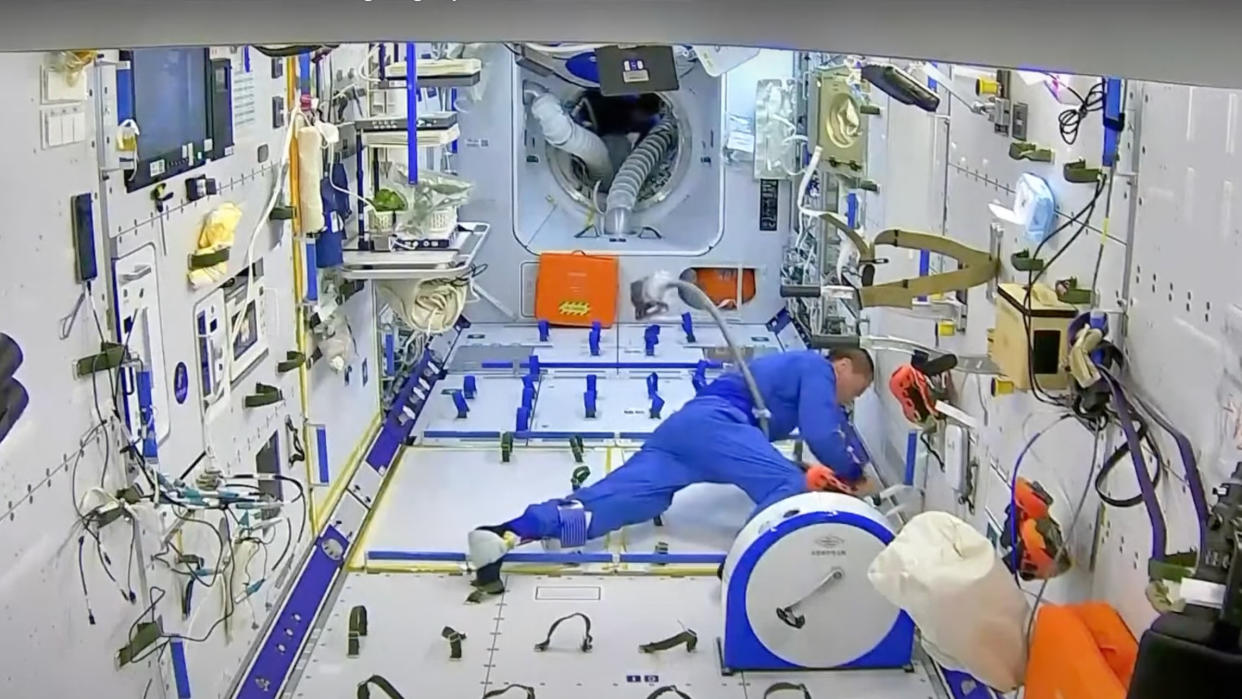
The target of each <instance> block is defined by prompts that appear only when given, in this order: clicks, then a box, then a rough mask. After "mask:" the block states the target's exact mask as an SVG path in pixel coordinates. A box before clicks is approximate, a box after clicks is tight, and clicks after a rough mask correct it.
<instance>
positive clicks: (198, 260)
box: [190, 248, 229, 269]
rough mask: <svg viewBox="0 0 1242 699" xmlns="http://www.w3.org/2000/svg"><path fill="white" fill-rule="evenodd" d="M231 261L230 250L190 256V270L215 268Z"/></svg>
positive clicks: (223, 249) (224, 249)
mask: <svg viewBox="0 0 1242 699" xmlns="http://www.w3.org/2000/svg"><path fill="white" fill-rule="evenodd" d="M228 261H229V248H221V249H220V250H215V251H213V252H201V253H195V254H193V255H190V269H203V268H205V267H214V266H216V265H220V264H224V263H225V262H228Z"/></svg>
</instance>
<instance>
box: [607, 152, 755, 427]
mask: <svg viewBox="0 0 1242 699" xmlns="http://www.w3.org/2000/svg"><path fill="white" fill-rule="evenodd" d="M622 169H624V166H622ZM668 285H669V287H670V288H674V289H678V290H680V291H683V292H686V293H688V294H690V295H691V296H694V297H695V298H697V299H698V300H699V303H700V304H702V305H703V308H705V309H706V310H707V312H708V313H709V314H711V316H712V320H714V321H716V326H717V327H719V328H720V333H721V334H722V335H724V339H725V344H726V345H728V346H729V353H730V354H731V355H732V356H733V361H734V362H736V363H737V368H738V370H739V371H741V372H742V380H743V381H745V382H746V388H747V389H749V390H750V399H751V400H752V401H754V403H755V417H757V418H759V429H761V430H763V434H764V436H770V435H768V418H769V417H771V416H772V414H771V413H770V412H768V406H767V405H766V404H765V403H764V402H763V394H762V393H760V392H759V384H757V383H755V377H754V375H753V374H751V373H750V367H748V366H746V361H745V360H744V359H742V352H741V350H739V349H738V348H737V343H736V342H734V341H733V335H732V334H730V333H729V328H728V326H727V324H726V323H725V319H724V316H722V315H720V311H719V310H718V309H717V308H716V304H714V303H712V300H711V298H709V297H708V295H707V294H706V293H704V292H703V290H702V289H700V288H699V287H697V286H695V285H694V284H691V283H690V282H686V281H681V280H676V281H671V282H669V284H668Z"/></svg>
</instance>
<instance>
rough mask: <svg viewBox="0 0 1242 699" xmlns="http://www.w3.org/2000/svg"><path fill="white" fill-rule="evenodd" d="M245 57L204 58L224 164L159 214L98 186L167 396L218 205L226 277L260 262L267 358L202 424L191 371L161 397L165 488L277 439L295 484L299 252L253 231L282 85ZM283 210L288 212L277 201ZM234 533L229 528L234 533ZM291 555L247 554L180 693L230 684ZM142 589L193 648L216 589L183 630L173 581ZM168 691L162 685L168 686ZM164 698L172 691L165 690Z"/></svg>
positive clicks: (141, 200) (266, 189)
mask: <svg viewBox="0 0 1242 699" xmlns="http://www.w3.org/2000/svg"><path fill="white" fill-rule="evenodd" d="M245 50H246V49H240V48H238V49H228V48H219V49H215V51H216V52H217V55H228V56H230V57H231V60H232V64H233V84H234V105H233V107H234V132H235V146H234V150H233V154H232V155H229V156H226V157H225V158H223V159H222V160H219V161H215V162H211V163H207V164H206V165H204V166H202V167H199V168H197V169H195V170H193V171H190V172H188V173H185V174H183V175H180V176H177V177H175V178H172V179H171V180H169V181H168V182H167V191H168V192H169V193H170V194H172V198H171V199H170V200H169V201H167V202H165V206H164V211H163V212H162V213H161V212H159V211H157V210H156V209H155V207H154V202H153V201H152V198H151V189H150V188H145V189H142V190H138V191H135V192H132V193H130V192H126V190H125V186H124V184H123V182H122V181H121V180H120V176H119V175H117V174H111V175H110V176H109V177H107V179H106V180H105V182H104V190H103V197H102V199H103V217H102V218H103V221H104V225H105V226H106V227H107V231H108V233H109V235H110V238H111V240H110V252H111V257H113V258H114V259H116V258H120V257H123V256H125V255H127V254H129V253H131V252H132V251H134V250H138V249H140V248H143V247H146V246H154V249H155V252H156V266H155V271H156V273H157V275H158V286H159V296H160V323H161V326H162V331H163V351H164V357H165V362H164V367H163V372H162V374H161V376H162V379H163V380H164V381H165V382H166V385H169V386H171V385H172V384H171V382H172V380H173V374H174V371H175V367H176V366H177V364H178V363H185V364H186V365H187V367H191V368H192V367H196V366H197V365H198V354H197V352H198V351H197V340H198V337H197V330H196V328H195V325H194V310H195V307H196V305H197V304H198V303H199V302H201V301H202V300H203V299H204V298H205V297H207V296H208V295H209V294H211V293H212V292H213V291H215V290H216V289H218V288H219V287H220V285H221V284H222V283H223V281H224V279H221V280H219V281H218V282H215V283H212V284H209V285H205V286H203V287H201V288H198V289H195V288H192V287H191V286H190V285H189V283H188V282H187V278H186V274H187V265H186V261H187V260H188V259H189V256H190V254H191V253H192V252H193V251H194V249H195V247H196V241H197V238H198V235H199V232H200V230H201V227H202V225H203V222H204V220H205V217H206V216H208V215H209V214H210V213H211V212H212V211H213V210H215V209H216V208H217V207H219V206H220V205H222V204H224V203H226V202H227V203H232V204H235V205H237V206H238V207H239V208H240V209H241V211H242V213H243V216H242V219H241V221H240V222H239V223H238V225H237V228H236V231H235V240H234V244H233V247H232V253H231V255H230V259H229V262H228V273H227V277H226V278H228V277H232V276H233V275H236V274H237V273H238V272H240V271H242V270H244V269H245V267H246V264H247V249H248V246H249V244H250V241H251V235H252V234H253V235H254V236H256V238H255V243H254V259H255V260H256V261H258V260H262V261H263V275H264V276H263V278H264V282H265V285H266V313H265V314H264V316H263V318H262V321H261V322H262V325H263V327H264V329H265V334H266V340H267V345H268V350H267V352H266V353H265V354H264V355H263V356H262V357H261V358H260V359H259V360H258V362H257V363H256V364H255V365H254V366H253V367H252V368H250V369H249V370H248V371H247V372H246V373H245V374H243V375H241V376H240V377H238V378H237V379H235V380H233V381H232V387H231V391H230V394H229V396H228V397H227V398H225V399H222V405H220V406H216V407H214V408H213V411H212V413H211V416H210V418H209V419H208V416H207V415H206V414H205V412H204V409H203V407H202V385H201V382H200V381H199V380H198V378H197V372H196V371H194V370H193V369H191V370H190V377H191V378H190V381H189V390H188V395H187V396H186V399H185V400H184V402H177V401H175V400H173V399H172V392H171V390H170V392H169V393H170V400H169V415H168V422H169V424H170V425H171V431H170V432H169V434H168V436H167V437H166V438H165V439H164V440H163V441H162V443H161V444H160V445H159V452H160V455H159V463H158V468H160V469H161V470H162V471H163V472H164V473H166V474H168V475H170V476H174V477H175V476H178V475H181V474H182V473H183V472H185V471H186V470H187V468H189V467H190V465H191V464H193V463H194V462H195V460H196V459H198V458H199V456H200V455H202V454H204V453H205V454H206V455H207V458H205V459H203V461H202V462H200V463H201V464H204V465H205V464H214V465H215V466H216V467H218V468H220V469H221V470H223V471H225V472H226V473H253V472H254V471H255V468H256V467H255V455H256V453H257V452H258V451H259V449H260V448H261V447H262V446H263V445H264V444H266V443H267V441H268V440H269V439H270V438H271V437H272V435H273V434H276V435H278V440H279V441H278V444H279V447H278V458H279V460H280V463H281V465H282V473H283V475H286V476H289V477H292V478H297V479H299V480H300V481H302V482H305V480H306V478H305V476H306V471H305V468H304V466H302V465H300V464H299V465H292V466H291V465H290V464H289V461H288V456H289V454H290V448H291V441H290V437H289V434H290V433H289V431H288V430H286V428H285V425H286V422H287V421H289V422H291V423H292V424H293V425H295V426H300V425H301V424H302V414H301V405H300V399H299V391H300V387H299V382H298V373H297V372H288V373H285V374H279V373H278V372H277V371H276V364H277V363H278V362H279V361H281V360H283V359H284V357H285V353H286V352H288V351H292V350H295V349H297V338H296V334H295V333H296V323H295V319H296V315H295V311H296V308H295V304H296V303H299V302H300V300H301V291H300V290H298V289H296V285H295V284H294V275H293V249H294V246H295V245H300V244H301V243H300V242H298V241H297V240H296V239H295V238H294V237H293V234H292V228H291V226H290V225H289V224H288V223H286V222H274V223H268V222H265V221H261V218H262V217H263V216H264V214H265V211H264V209H265V205H266V203H267V201H268V198H269V196H270V194H271V191H272V187H273V186H274V183H275V182H276V181H277V178H278V177H279V175H280V171H281V170H280V161H281V159H282V156H283V153H284V151H285V149H284V138H285V131H284V128H283V127H282V128H276V127H275V126H274V125H273V124H272V121H271V117H270V111H271V108H270V105H271V104H272V99H273V98H275V97H281V98H283V97H284V95H285V79H284V78H283V77H280V78H273V77H271V75H272V71H271V63H270V61H269V59H267V58H265V57H263V56H261V55H260V54H258V53H257V52H254V51H251V55H250V70H249V72H247V71H246V69H245V60H244V51H245ZM101 84H102V85H103V86H104V87H105V88H106V89H107V91H106V92H105V94H104V95H103V107H102V111H103V114H104V120H105V123H106V124H107V125H108V128H104V129H102V130H101V136H100V137H101V139H102V140H103V142H104V143H105V144H106V145H107V144H109V139H110V138H112V137H114V133H113V129H112V128H111V124H112V123H114V122H115V116H114V115H115V114H116V96H115V93H114V90H113V88H114V86H115V70H114V69H112V68H109V67H105V68H103V69H102V75H101ZM243 87H244V88H245V90H246V91H247V92H248V94H249V95H250V99H249V100H243V99H241V95H242V89H243ZM248 109H253V110H254V112H255V114H254V116H253V120H251V119H250V118H249V115H248V112H247V111H246V110H248ZM286 121H287V119H286ZM261 147H265V148H266V151H267V157H266V160H262V159H261V157H260V148H261ZM198 176H206V177H208V178H211V179H215V180H216V181H217V183H218V186H219V193H218V194H217V195H214V196H208V197H206V198H203V199H200V200H198V201H190V200H189V199H188V198H187V196H186V185H185V181H186V180H187V179H189V178H192V177H198ZM282 186H283V185H282ZM286 194H287V192H286ZM285 201H288V197H287V196H286V197H285ZM257 383H263V384H267V385H270V386H276V387H277V388H279V389H280V391H281V392H282V394H283V397H284V400H283V401H282V402H280V403H278V404H276V405H273V406H268V407H260V408H253V409H248V408H245V407H244V406H243V400H244V398H245V396H247V395H249V394H251V393H253V392H254V390H255V386H256V384H257ZM216 410H218V412H216ZM306 447H307V449H308V451H309V450H310V449H313V444H310V445H306ZM200 468H201V467H200ZM196 473H197V470H196V471H191V472H190V478H193V477H194V475H195V474H196ZM286 493H287V495H286V499H287V500H288V499H292V497H293V495H294V492H293V490H292V489H291V488H288V487H286ZM162 514H163V515H164V519H163V524H164V526H167V525H170V524H172V523H173V521H174V520H173V519H172V518H171V513H168V512H165V513H162ZM289 515H290V517H291V530H292V531H291V532H290V533H291V534H295V535H296V532H297V529H298V527H299V519H300V518H301V517H302V516H303V514H302V511H301V509H300V505H296V506H293V507H292V508H290V511H289ZM218 519H219V518H218V517H215V516H212V517H210V521H211V523H212V524H219V522H218V521H217V520H218ZM236 528H237V527H236V525H235V524H234V525H233V527H232V529H233V530H234V532H235V531H236ZM289 535H290V534H289V533H286V532H285V530H284V528H283V527H279V528H278V533H277V534H276V539H275V541H274V543H273V544H272V550H271V552H270V557H269V558H268V559H267V560H269V561H271V562H272V563H274V562H275V561H276V560H277V555H278V553H279V551H280V550H281V549H282V548H283V547H284V539H285V538H286V537H288V536H289ZM181 536H182V544H181V547H182V551H184V552H185V553H187V554H197V555H200V556H202V557H203V558H204V560H206V561H216V560H218V557H219V543H218V540H217V538H216V535H215V534H214V533H213V532H212V531H211V530H210V529H209V528H208V527H205V526H200V525H184V526H183V528H182V534H181ZM303 541H305V539H303ZM243 548H244V547H243ZM290 549H291V550H290V552H289V553H288V554H286V556H285V557H284V559H283V561H281V565H280V568H281V569H271V570H265V571H264V572H263V573H262V574H260V573H259V568H260V566H261V565H264V564H263V561H264V560H265V559H264V558H263V557H262V555H261V554H258V557H257V559H256V562H255V563H254V564H253V565H251V566H250V569H249V573H250V575H252V576H253V578H254V579H258V578H259V577H261V575H262V576H264V577H266V580H267V582H266V583H265V584H264V586H263V587H262V588H261V589H260V590H259V592H258V593H257V594H255V595H254V596H253V597H251V598H250V602H251V603H252V604H247V603H243V604H241V605H239V606H238V609H237V611H236V612H235V613H234V614H233V615H232V616H231V617H230V618H229V620H228V622H227V623H225V624H222V625H219V626H218V627H217V628H216V629H215V631H214V632H212V633H211V635H210V637H209V638H208V640H207V641H205V642H202V643H187V644H186V649H185V650H186V653H185V655H186V665H187V670H188V672H189V678H190V686H191V687H192V689H193V691H194V693H195V694H196V695H199V694H201V695H202V696H221V695H223V693H224V692H225V691H226V690H227V688H228V686H229V682H230V681H231V679H232V676H233V674H234V673H235V672H236V671H237V668H238V667H239V666H240V665H241V661H242V659H243V658H244V657H245V654H246V652H247V651H248V650H249V648H250V646H251V643H252V642H253V641H254V639H255V638H256V634H257V630H258V628H259V625H260V624H261V623H262V622H263V621H264V620H265V619H266V616H267V611H268V607H269V604H271V603H273V602H275V601H276V600H278V599H279V597H280V595H281V593H282V590H281V587H280V585H278V584H277V583H278V582H280V583H284V582H285V581H284V580H283V579H282V575H281V572H282V570H283V569H284V567H285V566H287V565H288V564H289V563H290V562H292V561H293V560H295V559H296V558H298V556H299V555H300V553H301V547H299V546H290ZM149 553H150V552H149ZM238 555H239V557H240V558H241V560H242V561H245V560H246V559H247V558H248V557H249V555H250V554H249V552H246V551H239V554H238ZM245 577H246V576H244V575H240V574H239V575H238V576H236V579H235V580H234V581H233V584H234V590H235V592H237V593H239V594H240V591H241V589H242V588H243V587H244V585H245V584H246V582H247V581H246V580H245V579H244V578H245ZM150 582H151V584H152V585H153V586H158V587H159V588H162V589H165V590H167V591H168V592H169V594H168V595H167V598H166V600H165V602H164V603H163V604H161V605H160V606H159V611H160V612H161V613H162V614H163V616H164V619H165V629H166V630H167V631H170V632H178V633H181V634H184V635H186V636H190V637H202V636H204V635H206V634H207V633H208V631H209V629H211V627H212V625H213V624H214V622H215V621H216V620H217V619H218V618H219V617H220V616H221V611H220V610H221V609H222V606H221V605H222V600H223V595H222V593H221V592H220V591H219V590H218V589H217V590H211V591H203V590H200V591H199V595H198V596H197V597H196V598H195V599H196V601H195V603H194V605H193V608H192V612H191V616H190V617H189V618H188V619H183V618H182V614H181V612H180V609H179V604H178V603H177V601H176V598H177V597H178V595H177V594H176V593H177V592H178V591H179V590H180V589H181V584H182V580H181V579H179V578H177V577H176V576H174V575H172V574H170V573H169V571H168V570H167V568H165V567H163V566H155V567H153V568H152V569H151V580H150ZM220 587H223V585H221V586H220ZM169 680H170V682H171V677H170V678H169ZM169 687H170V689H169V691H172V689H171V684H170V685H169Z"/></svg>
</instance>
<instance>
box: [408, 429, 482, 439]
mask: <svg viewBox="0 0 1242 699" xmlns="http://www.w3.org/2000/svg"><path fill="white" fill-rule="evenodd" d="M423 439H500V432H499V431H498V430H426V431H425V432H423Z"/></svg>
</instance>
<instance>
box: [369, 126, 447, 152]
mask: <svg viewBox="0 0 1242 699" xmlns="http://www.w3.org/2000/svg"><path fill="white" fill-rule="evenodd" d="M460 137H461V129H460V128H459V127H458V126H457V124H453V125H452V126H450V127H448V128H447V129H419V130H418V147H419V148H443V147H445V146H447V145H449V144H450V143H452V142H453V141H456V140H457V139H458V138H460ZM409 140H410V137H409V134H407V133H406V132H405V131H377V132H374V133H364V134H362V145H363V147H364V148H403V149H404V148H405V147H406V145H407V144H408V143H409Z"/></svg>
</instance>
